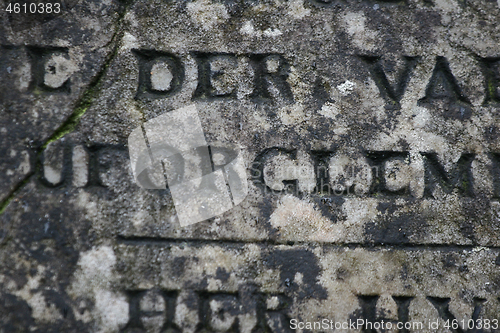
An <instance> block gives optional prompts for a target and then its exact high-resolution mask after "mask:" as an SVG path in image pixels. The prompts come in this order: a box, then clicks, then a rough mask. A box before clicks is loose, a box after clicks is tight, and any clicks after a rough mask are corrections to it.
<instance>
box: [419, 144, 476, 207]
mask: <svg viewBox="0 0 500 333" xmlns="http://www.w3.org/2000/svg"><path fill="white" fill-rule="evenodd" d="M421 154H422V156H423V158H424V168H425V189H424V197H426V198H432V197H434V196H435V190H436V189H437V188H438V187H440V188H441V190H442V191H443V192H444V193H446V194H449V193H451V192H453V190H455V189H457V190H458V192H459V193H460V194H461V195H464V196H472V195H473V178H472V170H471V166H472V161H473V160H474V156H475V155H474V154H462V156H461V157H460V159H459V160H458V162H457V163H456V164H455V165H454V166H453V168H452V170H450V172H447V171H446V170H445V168H444V166H443V165H442V164H441V163H440V162H439V159H438V157H437V155H436V154H435V153H421Z"/></svg>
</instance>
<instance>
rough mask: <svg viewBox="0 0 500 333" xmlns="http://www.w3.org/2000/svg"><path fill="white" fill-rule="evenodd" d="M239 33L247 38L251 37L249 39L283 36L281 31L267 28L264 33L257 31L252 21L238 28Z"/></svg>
mask: <svg viewBox="0 0 500 333" xmlns="http://www.w3.org/2000/svg"><path fill="white" fill-rule="evenodd" d="M240 33H241V34H242V35H247V36H251V37H262V36H265V37H278V36H281V35H282V34H283V33H282V32H281V30H279V29H277V28H274V29H272V28H267V29H266V30H264V31H262V30H259V29H255V27H254V25H253V23H252V21H246V22H245V23H243V25H242V26H241V28H240Z"/></svg>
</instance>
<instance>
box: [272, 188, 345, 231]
mask: <svg viewBox="0 0 500 333" xmlns="http://www.w3.org/2000/svg"><path fill="white" fill-rule="evenodd" d="M269 221H270V223H271V225H272V226H273V227H274V228H276V229H278V230H279V233H280V239H283V240H310V241H336V240H338V239H340V238H341V236H342V232H341V229H340V228H339V227H338V226H337V225H333V224H332V222H331V221H330V220H329V219H327V218H326V217H324V216H323V215H322V214H321V212H319V211H318V210H317V209H316V208H315V207H314V204H313V203H311V202H309V201H307V200H301V199H299V198H297V197H295V196H293V195H285V196H283V197H282V198H281V199H280V200H279V202H278V206H277V208H276V209H275V210H274V212H273V213H272V214H271V217H270V220H269Z"/></svg>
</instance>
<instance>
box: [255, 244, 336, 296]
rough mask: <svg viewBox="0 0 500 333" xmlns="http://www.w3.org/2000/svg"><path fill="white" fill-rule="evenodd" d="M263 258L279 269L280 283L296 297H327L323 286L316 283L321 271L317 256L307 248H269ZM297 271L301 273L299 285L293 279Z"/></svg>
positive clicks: (269, 264) (272, 266) (268, 263)
mask: <svg viewBox="0 0 500 333" xmlns="http://www.w3.org/2000/svg"><path fill="white" fill-rule="evenodd" d="M264 260H265V261H264V262H265V263H266V264H267V265H268V266H270V267H271V268H274V269H279V270H280V280H281V284H282V285H283V286H286V287H287V289H288V290H289V291H291V292H292V293H294V294H296V295H297V296H298V298H300V299H304V298H310V297H314V298H318V299H326V298H327V292H326V290H325V288H323V286H321V285H320V284H319V283H318V277H319V274H320V272H321V269H320V267H319V264H318V258H317V257H316V256H315V255H314V253H312V252H311V251H309V250H307V249H293V250H271V251H270V252H269V253H267V254H266V255H265V256H264ZM297 273H301V274H302V284H300V285H299V284H298V283H297V281H295V275H296V274H297ZM287 285H288V286H287Z"/></svg>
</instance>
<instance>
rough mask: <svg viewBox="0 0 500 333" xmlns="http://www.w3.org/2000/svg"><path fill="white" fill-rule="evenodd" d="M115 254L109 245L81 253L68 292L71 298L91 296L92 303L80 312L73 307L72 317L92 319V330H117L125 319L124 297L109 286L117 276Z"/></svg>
mask: <svg viewBox="0 0 500 333" xmlns="http://www.w3.org/2000/svg"><path fill="white" fill-rule="evenodd" d="M115 264H116V256H115V254H114V252H113V249H112V248H111V247H109V246H100V247H94V248H92V250H90V251H87V252H85V253H82V254H81V256H80V259H79V260H78V263H77V266H78V268H77V270H76V271H75V273H74V275H73V278H72V281H71V285H70V286H69V288H68V294H69V295H70V296H71V297H73V298H74V299H76V298H78V297H86V298H90V299H91V300H93V301H94V304H95V307H94V308H92V309H86V310H85V311H84V312H83V314H80V312H79V311H78V310H77V309H75V310H74V313H75V317H76V319H77V320H81V321H83V322H85V323H87V322H89V321H91V320H93V321H94V325H95V331H96V332H100V333H108V332H109V333H111V332H117V331H118V330H120V329H121V328H123V326H124V325H125V324H126V323H127V322H128V320H129V316H128V313H129V311H128V310H129V309H128V302H127V298H126V296H125V295H123V293H121V292H115V291H114V290H113V289H112V286H113V284H114V283H115V282H116V281H117V279H118V278H119V276H117V274H116V273H115V271H114V266H115Z"/></svg>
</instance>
